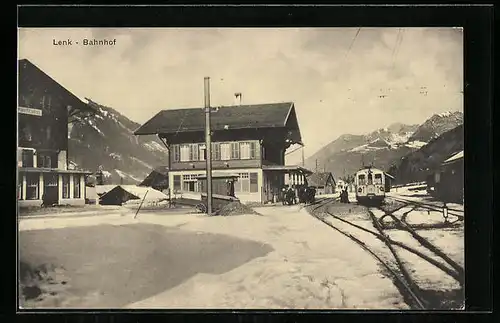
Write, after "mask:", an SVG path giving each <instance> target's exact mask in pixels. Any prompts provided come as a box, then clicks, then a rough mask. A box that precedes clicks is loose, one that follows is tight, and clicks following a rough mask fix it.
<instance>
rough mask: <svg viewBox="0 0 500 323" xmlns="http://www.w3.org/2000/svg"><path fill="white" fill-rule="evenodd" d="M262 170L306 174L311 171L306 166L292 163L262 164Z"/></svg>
mask: <svg viewBox="0 0 500 323" xmlns="http://www.w3.org/2000/svg"><path fill="white" fill-rule="evenodd" d="M262 170H265V171H274V172H281V173H290V172H297V173H300V174H304V175H306V176H307V175H310V174H312V173H313V172H312V171H310V170H309V169H307V168H304V167H301V166H294V165H263V166H262Z"/></svg>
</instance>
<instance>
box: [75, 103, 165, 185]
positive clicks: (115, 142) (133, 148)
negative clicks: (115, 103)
mask: <svg viewBox="0 0 500 323" xmlns="http://www.w3.org/2000/svg"><path fill="white" fill-rule="evenodd" d="M87 100H88V99H87ZM88 101H89V102H88V104H89V105H90V106H91V107H92V108H94V109H95V110H97V111H98V112H99V113H96V114H95V115H90V116H86V117H81V116H75V117H74V118H75V119H76V121H77V122H74V123H72V124H70V131H69V133H68V145H69V160H70V162H71V164H72V165H73V166H74V167H77V168H81V169H85V170H89V171H91V172H95V171H97V170H98V168H99V166H102V168H103V173H104V174H105V182H106V184H137V183H139V182H141V181H142V180H143V179H144V178H145V177H146V176H147V175H148V174H149V173H150V172H151V171H152V170H153V168H155V167H157V166H163V165H167V163H168V158H167V156H168V155H167V149H166V148H165V146H164V145H163V144H162V142H161V141H160V140H159V139H158V138H157V137H156V136H135V135H134V134H133V132H134V131H135V130H136V129H137V128H138V127H140V124H138V123H136V122H133V121H131V120H129V119H128V118H127V117H125V116H124V115H122V114H120V113H119V112H118V111H116V110H114V109H112V108H110V107H106V106H103V105H100V104H98V103H96V102H93V101H92V100H88Z"/></svg>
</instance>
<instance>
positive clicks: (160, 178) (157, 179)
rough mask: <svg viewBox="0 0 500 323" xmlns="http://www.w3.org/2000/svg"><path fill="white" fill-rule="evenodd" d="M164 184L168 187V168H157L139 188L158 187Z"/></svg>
mask: <svg viewBox="0 0 500 323" xmlns="http://www.w3.org/2000/svg"><path fill="white" fill-rule="evenodd" d="M166 181H167V182H166ZM164 182H166V183H165V184H166V185H168V167H167V166H159V167H156V168H155V169H154V170H153V171H151V173H149V175H148V176H146V178H145V179H144V180H143V181H142V182H141V183H140V184H139V185H138V186H150V187H151V186H156V185H162V184H163V183H164Z"/></svg>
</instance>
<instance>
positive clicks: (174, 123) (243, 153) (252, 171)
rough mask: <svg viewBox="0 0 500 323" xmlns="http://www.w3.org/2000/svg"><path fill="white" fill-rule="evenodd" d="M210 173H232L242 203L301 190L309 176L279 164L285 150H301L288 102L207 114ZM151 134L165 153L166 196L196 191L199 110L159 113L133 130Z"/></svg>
mask: <svg viewBox="0 0 500 323" xmlns="http://www.w3.org/2000/svg"><path fill="white" fill-rule="evenodd" d="M211 131H212V147H211V148H212V169H213V170H214V171H217V173H227V174H237V175H238V179H237V181H236V182H235V187H234V190H235V195H236V197H237V198H239V199H240V201H242V202H260V203H266V202H272V201H276V198H277V197H278V196H280V194H281V190H282V188H283V187H284V186H285V185H305V184H306V183H307V180H306V177H307V175H309V174H311V173H312V172H311V171H309V170H307V169H305V168H303V167H300V166H290V165H285V151H286V150H287V149H288V148H289V147H290V146H291V145H294V144H297V145H302V146H303V143H302V138H301V134H300V129H299V124H298V120H297V115H296V112H295V106H294V103H293V102H287V103H268V104H254V105H234V106H227V107H219V108H216V109H215V110H214V112H212V113H211ZM135 134H136V135H157V136H158V137H159V138H160V139H161V140H162V141H163V143H164V144H165V146H166V147H167V149H168V151H169V165H168V169H169V173H168V180H169V185H168V187H169V193H170V195H171V196H174V195H177V194H179V193H182V192H200V193H201V192H202V191H203V190H204V188H203V187H202V185H199V184H200V183H199V181H198V178H199V177H200V176H206V160H205V159H206V146H205V112H204V109H203V108H185V109H169V110H163V111H160V112H159V113H158V114H156V115H155V116H154V117H153V118H152V119H150V120H149V121H147V122H146V123H145V124H143V125H142V126H141V127H140V128H139V129H137V130H136V131H135Z"/></svg>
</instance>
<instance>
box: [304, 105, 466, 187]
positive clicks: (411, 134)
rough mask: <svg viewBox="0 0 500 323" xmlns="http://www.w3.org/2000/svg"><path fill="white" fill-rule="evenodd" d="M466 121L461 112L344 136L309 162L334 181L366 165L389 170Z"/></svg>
mask: <svg viewBox="0 0 500 323" xmlns="http://www.w3.org/2000/svg"><path fill="white" fill-rule="evenodd" d="M462 120H463V117H462V113H461V112H447V113H441V114H435V115H433V116H431V117H430V118H429V119H427V120H426V121H425V122H424V123H422V124H421V125H406V124H403V123H394V124H392V125H390V126H388V127H387V128H382V129H378V130H375V131H373V132H371V133H368V134H365V135H352V134H344V135H341V136H340V137H339V138H337V139H336V140H334V141H332V142H331V143H329V144H328V145H326V146H325V147H323V148H322V149H320V150H319V151H318V152H316V153H315V154H314V155H312V156H311V157H309V158H307V159H306V167H308V168H309V169H311V170H313V171H314V170H315V169H316V165H318V171H323V170H326V171H330V172H332V173H333V175H334V177H335V178H339V177H343V176H345V175H349V174H352V173H354V172H356V171H357V170H358V169H359V168H360V167H361V166H362V165H363V164H364V165H368V164H373V166H375V167H378V168H381V169H388V168H389V167H391V166H392V165H397V164H398V163H399V161H400V160H402V158H403V157H404V156H406V155H408V154H410V153H412V152H414V151H417V150H419V149H420V148H421V147H423V146H425V145H426V144H427V143H428V142H430V141H432V140H433V139H435V138H437V137H439V136H440V135H441V134H443V133H444V132H446V131H449V130H451V129H453V128H455V127H456V126H457V125H459V124H461V122H462Z"/></svg>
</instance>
